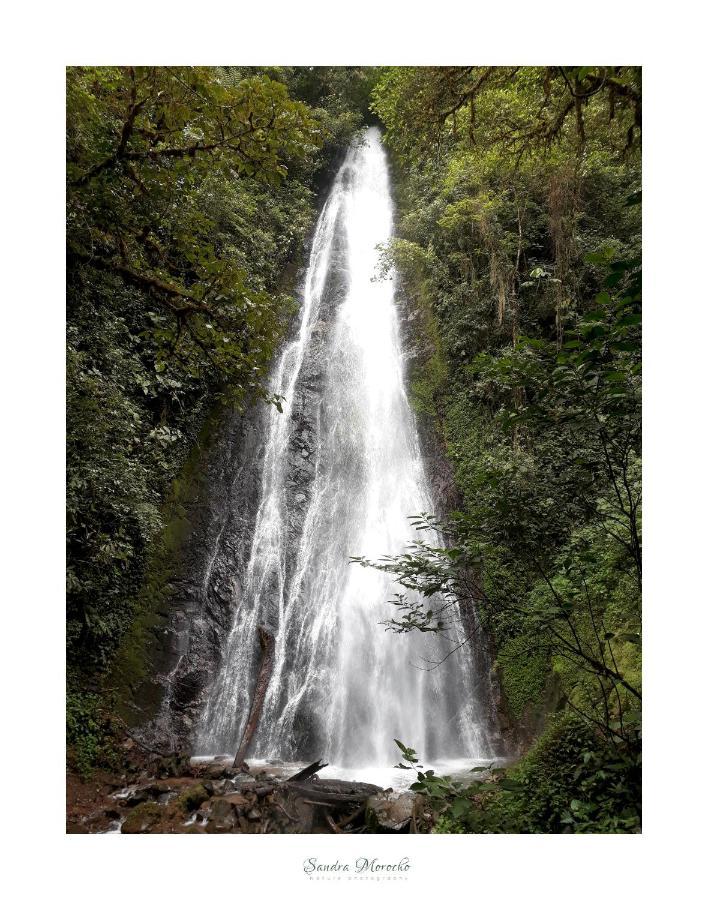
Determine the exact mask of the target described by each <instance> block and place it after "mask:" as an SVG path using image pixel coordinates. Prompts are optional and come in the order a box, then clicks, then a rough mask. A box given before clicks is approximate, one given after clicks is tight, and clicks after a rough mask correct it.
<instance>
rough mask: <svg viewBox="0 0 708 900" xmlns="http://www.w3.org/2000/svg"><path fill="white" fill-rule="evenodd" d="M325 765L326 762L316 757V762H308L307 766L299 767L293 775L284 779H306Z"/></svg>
mask: <svg viewBox="0 0 708 900" xmlns="http://www.w3.org/2000/svg"><path fill="white" fill-rule="evenodd" d="M326 766H327V763H323V762H322V760H321V759H318V760H317V761H316V762H313V763H310V765H309V766H305V768H304V769H300V771H299V772H296V773H295V774H294V775H291V776H290V778H288V779H286V780H287V781H307V780H308V779H309V778H312V776H313V775H314V774H315V773H316V772H319V771H320V769H324V768H325V767H326Z"/></svg>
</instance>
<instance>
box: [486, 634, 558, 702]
mask: <svg viewBox="0 0 708 900" xmlns="http://www.w3.org/2000/svg"><path fill="white" fill-rule="evenodd" d="M535 643H536V642H535V641H533V640H531V641H530V640H529V636H528V635H526V634H519V635H516V637H513V638H510V639H509V640H507V641H505V642H504V644H503V645H502V647H501V648H500V650H499V652H498V653H497V667H498V670H499V673H500V676H501V679H502V682H503V684H504V695H505V697H506V701H507V705H508V708H509V711H510V712H511V714H512V715H513V716H514V717H515V718H516V719H520V718H521V717H522V716H523V714H524V712H525V711H526V710H527V709H529V708H531V707H533V706H534V705H535V704H537V703H538V701H539V699H540V698H541V697H542V696H543V693H544V689H545V687H546V682H547V680H548V658H547V655H546V654H544V653H543V652H539V650H538V649H537V647H536V646H535Z"/></svg>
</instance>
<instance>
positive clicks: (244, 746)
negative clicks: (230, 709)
mask: <svg viewBox="0 0 708 900" xmlns="http://www.w3.org/2000/svg"><path fill="white" fill-rule="evenodd" d="M258 639H259V641H260V645H261V665H260V668H259V670H258V678H257V679H256V689H255V691H254V692H253V702H252V703H251V711H250V712H249V714H248V721H247V722H246V727H245V729H244V731H243V737H242V738H241V744H240V745H239V748H238V750H237V751H236V756H235V758H234V762H233V767H234V769H238V768H240V766H241V765H242V763H243V761H244V759H245V758H246V753H247V751H248V746H249V744H250V743H251V741H252V739H253V735H254V734H255V733H256V728H257V727H258V721H259V719H260V717H261V710H262V709H263V701H264V700H265V695H266V691H267V690H268V684H269V682H270V676H271V674H272V672H273V657H274V649H275V638H274V637H273V635H272V634H271V633H270V631H267V630H266V629H265V628H262V627H261V626H260V625H259V626H258Z"/></svg>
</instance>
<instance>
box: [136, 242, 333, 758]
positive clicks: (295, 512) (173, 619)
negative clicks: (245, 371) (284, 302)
mask: <svg viewBox="0 0 708 900" xmlns="http://www.w3.org/2000/svg"><path fill="white" fill-rule="evenodd" d="M344 252H345V247H344V243H343V238H342V237H341V235H340V237H338V239H337V240H336V241H335V245H334V247H333V251H332V254H333V256H334V257H336V256H337V255H338V254H343V253H344ZM341 273H342V266H341V265H337V264H335V265H333V266H331V268H330V274H329V275H328V280H327V283H326V285H325V288H324V291H323V296H322V301H321V305H320V311H319V318H318V321H317V322H316V323H315V325H314V328H313V334H312V338H311V343H310V349H309V350H308V354H307V356H306V358H305V360H304V362H303V365H302V369H301V371H300V376H299V378H298V381H297V385H296V389H295V392H294V396H293V397H292V398H286V401H285V402H286V403H290V404H292V417H291V431H290V437H289V443H288V458H287V460H286V462H285V509H286V520H285V524H286V528H287V531H288V539H287V542H286V546H287V547H288V548H289V551H290V548H292V550H291V552H289V553H288V558H287V559H286V570H287V576H288V577H289V576H290V575H291V574H292V570H293V567H294V566H295V564H296V559H295V558H294V557H295V553H296V548H297V546H298V544H299V538H300V534H301V531H302V526H303V522H304V518H305V511H306V510H307V507H308V504H309V500H310V495H311V491H312V483H313V480H314V476H315V465H316V458H317V447H318V441H319V428H320V407H321V402H322V381H323V378H322V376H323V372H324V371H325V369H326V362H327V361H326V347H327V343H328V341H327V338H328V333H329V330H330V329H331V328H332V327H333V323H334V320H335V318H336V313H337V310H338V308H339V306H340V304H341V301H342V299H343V298H344V296H345V294H346V290H347V282H346V276H345V275H343V274H341ZM301 275H304V273H301ZM299 326H300V322H299V319H297V318H296V320H295V321H294V322H293V323H292V325H291V329H290V335H289V338H288V339H290V338H292V337H293V336H294V334H295V333H296V331H297V330H298V329H299ZM269 413H270V408H269V407H267V406H266V405H265V404H264V403H259V404H257V405H255V406H253V407H252V408H251V409H250V410H249V411H248V412H246V413H245V414H238V413H235V412H234V413H230V414H225V415H224V417H223V419H222V421H221V424H220V426H219V427H218V429H217V431H216V433H215V435H214V436H213V440H212V441H211V446H210V448H209V450H208V452H207V453H206V454H205V456H204V459H203V463H202V464H201V469H200V472H199V485H200V490H199V492H198V495H197V497H196V498H195V499H194V500H193V501H192V502H191V503H189V504H188V505H187V507H186V509H185V514H186V518H187V522H188V529H187V530H188V534H187V537H186V539H185V540H184V541H183V543H182V546H181V548H180V552H179V563H178V568H177V570H176V571H175V572H174V573H170V575H169V585H168V592H169V596H170V602H169V609H168V610H167V612H166V615H165V620H164V624H161V625H160V626H159V627H158V628H156V629H155V630H154V633H153V634H152V636H151V645H152V646H151V648H150V654H149V655H150V660H151V664H152V671H151V672H150V675H149V677H148V678H147V679H146V680H145V681H144V682H143V683H142V684H140V685H137V686H136V689H135V692H134V697H133V701H134V707H133V710H132V713H133V716H132V719H133V723H134V724H137V725H138V726H139V728H138V732H139V734H140V736H141V738H142V739H143V740H144V741H145V742H146V743H147V744H149V745H150V746H153V747H155V748H156V749H158V750H161V751H162V752H176V751H179V752H190V751H191V750H192V748H193V746H194V739H195V734H196V731H197V728H198V726H199V722H200V716H201V713H202V709H203V707H204V704H205V700H206V696H207V693H208V691H209V688H210V686H211V685H212V683H213V681H214V678H215V676H216V673H217V672H218V669H219V666H220V664H221V655H222V652H223V649H224V647H225V644H226V641H227V638H228V634H229V630H230V628H231V623H232V621H233V617H234V612H235V609H236V607H237V604H238V603H239V602H240V600H241V598H242V593H243V585H244V582H245V574H246V569H247V566H248V561H249V555H250V550H251V541H252V536H253V527H254V522H255V518H256V514H257V511H258V504H259V502H260V499H261V498H260V493H261V481H260V479H261V472H262V463H263V455H264V451H265V447H264V442H265V438H266V435H267V418H268V415H269Z"/></svg>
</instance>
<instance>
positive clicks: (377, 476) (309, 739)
mask: <svg viewBox="0 0 708 900" xmlns="http://www.w3.org/2000/svg"><path fill="white" fill-rule="evenodd" d="M392 224H393V222H392V202H391V196H390V191H389V184H388V172H387V165H386V158H385V154H384V150H383V147H382V145H381V141H380V137H379V133H378V131H377V130H376V129H369V130H368V131H367V133H366V135H365V138H364V139H363V140H362V141H360V142H357V143H356V144H355V145H353V146H352V148H351V149H350V150H349V152H348V155H347V157H346V159H345V161H344V163H343V165H342V166H341V169H340V171H339V173H338V175H337V177H336V180H335V182H334V185H333V188H332V191H331V193H330V196H329V199H328V200H327V203H326V205H325V207H324V209H323V211H322V213H321V215H320V219H319V222H318V225H317V229H316V233H315V237H314V242H313V247H312V251H311V256H310V263H309V268H308V272H307V278H306V282H305V287H304V293H303V302H302V310H301V320H300V325H299V330H298V332H297V334H296V336H295V337H294V339H293V340H292V341H291V342H290V343H289V344H288V345H287V346H286V348H285V350H284V351H283V353H282V356H281V358H280V361H279V363H278V365H277V367H276V369H275V372H274V374H273V376H272V381H271V390H272V391H273V393H276V394H280V395H282V396H284V397H285V406H284V411H283V412H282V413H279V412H278V411H277V410H276V409H275V408H274V407H273V408H271V409H270V410H269V412H268V416H267V425H266V429H267V430H266V434H267V437H266V446H265V454H264V459H263V469H262V481H261V486H262V493H261V499H260V506H259V509H258V513H257V517H256V521H255V526H254V533H253V543H252V548H251V554H250V562H249V565H248V570H247V575H246V579H245V584H244V589H243V594H242V597H241V598H240V600H239V601H238V604H237V608H236V610H235V616H234V620H233V625H232V629H231V633H230V637H229V639H228V642H227V645H226V647H225V652H224V657H223V661H222V665H221V670H220V672H219V674H218V676H217V678H216V680H215V682H214V684H213V685H212V689H211V692H210V696H209V698H208V702H207V704H206V707H205V710H204V714H203V717H202V721H201V725H200V729H199V733H198V736H197V742H196V744H197V751H198V752H200V753H222V752H234V750H235V749H236V747H237V746H238V744H239V741H240V739H241V736H242V734H243V731H244V728H245V726H246V722H247V719H248V716H249V708H250V703H251V696H252V693H253V690H254V682H255V679H256V673H257V670H258V658H259V655H260V650H259V641H258V637H257V635H258V629H259V628H263V629H266V630H267V631H269V632H271V633H272V634H274V635H275V650H274V660H273V668H272V675H271V677H270V680H269V682H268V689H267V693H266V695H265V700H264V704H263V709H262V713H261V716H260V721H259V725H258V729H257V731H256V733H255V737H254V740H253V742H252V744H251V746H250V749H249V756H250V757H259V758H279V759H282V760H298V759H303V758H315V756H322V758H324V759H327V760H328V761H329V762H330V763H334V764H336V765H337V766H339V767H346V768H348V769H356V770H362V769H365V768H372V767H384V766H390V765H392V764H393V763H395V762H396V761H397V759H398V758H399V754H398V751H397V749H396V747H395V745H394V741H393V739H394V738H399V739H400V740H402V741H404V742H405V743H406V744H408V745H409V746H412V747H415V748H416V750H417V751H418V753H419V756H420V758H421V759H423V760H424V761H425V762H432V761H434V760H436V759H438V760H439V759H441V758H450V757H464V758H466V759H475V760H481V759H491V758H493V756H494V747H493V746H492V740H491V738H490V737H489V735H488V731H487V728H486V727H485V724H484V723H485V722H486V721H487V717H488V710H487V709H485V708H484V706H485V701H483V700H482V699H481V698H482V697H484V696H485V695H484V692H483V691H482V688H481V686H480V685H479V684H477V683H476V679H475V676H474V672H475V666H474V660H473V649H472V646H471V643H470V642H467V643H464V645H463V646H462V647H461V648H460V649H459V650H457V651H456V652H455V653H453V654H451V655H450V656H449V658H448V659H447V660H446V661H445V662H444V663H443V664H442V665H439V666H437V667H435V668H432V670H431V668H430V666H429V665H428V664H426V662H424V660H426V659H428V660H430V659H437V660H439V659H441V658H442V657H444V656H445V655H446V654H447V653H448V652H449V650H450V648H451V647H453V646H455V645H456V644H458V643H463V642H464V638H465V634H464V629H463V625H462V623H461V621H460V620H459V618H458V619H457V620H456V621H453V623H452V626H451V627H450V629H449V630H448V632H447V633H446V634H445V636H440V635H423V634H420V633H411V634H406V635H400V634H394V633H391V632H388V631H386V630H385V629H384V627H383V626H382V625H381V624H379V623H381V622H382V620H384V619H388V618H390V617H391V607H390V605H389V603H388V601H389V600H391V599H392V596H393V594H394V592H395V590H396V589H395V586H394V585H393V584H392V581H391V579H390V578H389V576H387V575H385V574H382V573H380V572H377V571H375V570H373V569H365V568H362V567H361V566H358V565H352V564H350V562H349V557H351V556H354V555H362V556H366V557H369V558H374V559H377V558H379V557H381V556H383V555H386V554H394V553H398V552H401V551H402V550H403V549H404V547H405V545H406V544H407V543H409V542H410V541H411V539H413V538H414V536H415V533H414V532H413V531H412V529H411V526H410V524H409V521H408V518H407V517H408V516H410V515H411V514H415V513H417V512H420V511H431V510H432V501H431V498H430V494H429V490H428V486H427V483H426V476H425V472H424V468H423V463H422V459H421V453H420V448H419V444H418V437H417V433H416V428H415V422H414V418H413V415H412V412H411V409H410V407H409V404H408V401H407V398H406V393H405V386H404V378H403V367H402V359H401V347H400V340H399V331H398V321H397V315H396V308H395V305H394V283H393V281H392V280H374V276H375V274H376V270H377V265H378V258H379V253H378V249H377V245H379V244H382V243H384V242H386V241H387V240H388V239H389V238H390V237H391V233H392ZM308 372H309V373H310V374H309V376H308V377H306V373H308ZM313 373H314V374H313ZM305 382H307V388H308V390H309V392H310V394H312V393H313V390H314V394H315V397H316V402H315V403H314V407H313V408H314V412H313V414H312V416H311V425H310V432H309V446H310V450H309V451H308V450H305V449H303V450H302V451H300V450H299V449H298V447H297V446H294V444H293V440H294V437H293V436H294V433H295V430H296V425H297V416H298V410H301V409H302V405H303V402H304V401H303V399H302V395H303V392H304V391H305ZM313 384H314V389H313ZM301 457H310V458H309V459H308V463H309V465H310V471H311V474H310V476H309V479H308V480H307V483H306V484H304V486H302V487H301V488H300V492H299V493H298V492H296V490H297V489H295V488H293V481H292V478H291V477H290V474H291V472H292V471H293V470H294V469H293V467H296V466H298V465H301V464H302V458H301Z"/></svg>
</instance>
